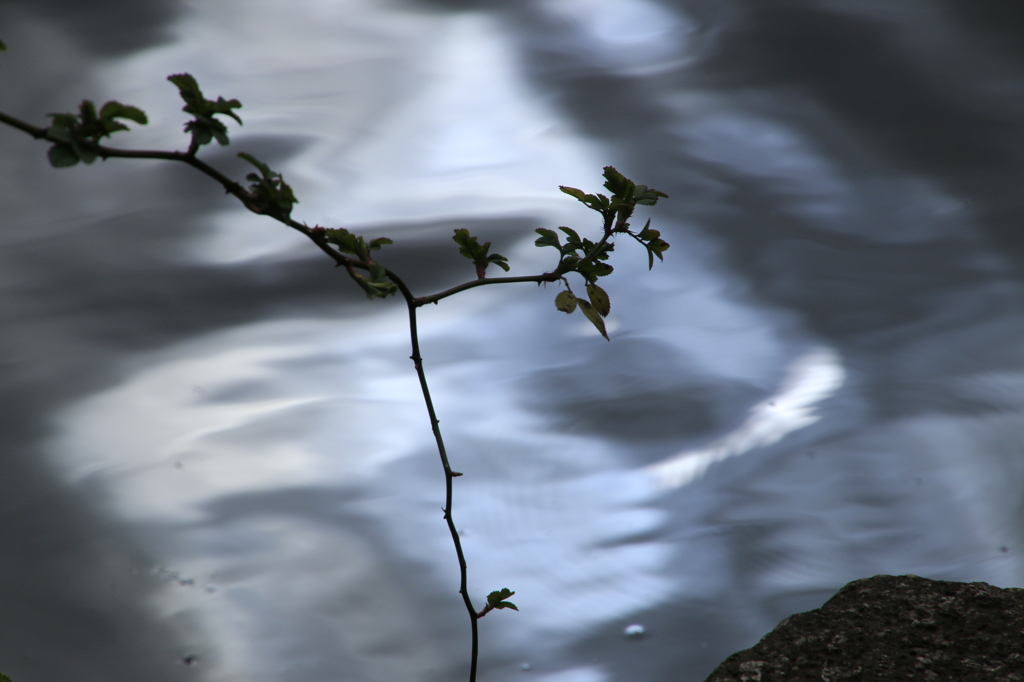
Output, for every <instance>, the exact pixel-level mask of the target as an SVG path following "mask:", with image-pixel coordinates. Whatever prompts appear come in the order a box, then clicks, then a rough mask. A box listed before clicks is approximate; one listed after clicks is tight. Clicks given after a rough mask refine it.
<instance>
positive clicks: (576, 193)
mask: <svg viewBox="0 0 1024 682" xmlns="http://www.w3.org/2000/svg"><path fill="white" fill-rule="evenodd" d="M558 189H560V190H562V191H563V192H565V193H566V194H568V195H569V196H571V197H576V198H577V199H579V200H580V201H583V200H585V199H586V197H587V194H586V192H584V191H583V190H581V189H576V188H575V187H566V186H565V185H559V186H558Z"/></svg>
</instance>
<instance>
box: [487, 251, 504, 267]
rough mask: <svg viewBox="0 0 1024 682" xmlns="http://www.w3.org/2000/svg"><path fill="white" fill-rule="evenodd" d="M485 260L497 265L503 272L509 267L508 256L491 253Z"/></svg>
mask: <svg viewBox="0 0 1024 682" xmlns="http://www.w3.org/2000/svg"><path fill="white" fill-rule="evenodd" d="M487 262H488V263H494V264H495V265H497V266H498V267H499V268H501V269H502V270H504V271H505V272H508V270H509V268H508V258H505V257H504V256H502V255H501V254H498V253H492V254H491V255H489V256H488V257H487Z"/></svg>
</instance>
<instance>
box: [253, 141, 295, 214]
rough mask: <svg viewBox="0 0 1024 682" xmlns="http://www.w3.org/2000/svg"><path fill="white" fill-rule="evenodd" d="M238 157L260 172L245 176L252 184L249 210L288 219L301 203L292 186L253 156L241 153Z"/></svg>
mask: <svg viewBox="0 0 1024 682" xmlns="http://www.w3.org/2000/svg"><path fill="white" fill-rule="evenodd" d="M238 157H239V158H240V159H243V160H245V161H248V162H249V163H251V164H252V165H253V166H256V169H257V170H258V171H259V175H257V174H256V173H249V174H248V175H246V176H245V179H246V180H248V181H249V182H250V183H251V184H250V185H249V199H248V204H249V208H250V209H251V210H252V211H253V212H254V213H261V214H266V215H270V216H275V217H282V218H287V217H288V216H289V215H291V212H292V207H293V206H294V205H295V204H297V203H299V200H298V199H296V198H295V193H294V192H293V191H292V188H291V186H290V185H289V184H288V183H287V182H285V181H284V178H282V177H281V174H280V173H275V172H274V171H272V170H270V166H268V165H267V164H265V163H263V162H262V161H260V160H259V159H257V158H256V157H254V156H253V155H252V154H246V153H245V152H239V153H238Z"/></svg>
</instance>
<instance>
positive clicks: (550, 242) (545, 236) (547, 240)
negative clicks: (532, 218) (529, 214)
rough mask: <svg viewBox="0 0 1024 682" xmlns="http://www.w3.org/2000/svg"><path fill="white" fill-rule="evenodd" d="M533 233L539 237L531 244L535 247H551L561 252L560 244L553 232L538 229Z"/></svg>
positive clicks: (541, 228)
mask: <svg viewBox="0 0 1024 682" xmlns="http://www.w3.org/2000/svg"><path fill="white" fill-rule="evenodd" d="M535 231H536V233H537V234H539V235H540V237H538V238H537V240H536V241H534V242H533V243H534V244H536V245H537V246H553V247H555V248H556V249H558V250H559V251H561V250H562V242H561V241H560V240H559V239H558V234H557V233H556V232H555V231H554V230H549V229H547V228H544V227H538V228H537V229H536V230H535Z"/></svg>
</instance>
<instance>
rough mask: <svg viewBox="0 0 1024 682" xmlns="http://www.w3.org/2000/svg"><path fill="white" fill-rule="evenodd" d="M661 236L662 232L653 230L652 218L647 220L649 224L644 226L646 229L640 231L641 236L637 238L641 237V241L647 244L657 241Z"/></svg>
mask: <svg viewBox="0 0 1024 682" xmlns="http://www.w3.org/2000/svg"><path fill="white" fill-rule="evenodd" d="M660 236H661V232H658V231H657V230H653V229H651V219H650V218H648V219H647V224H646V225H644V229H642V230H640V234H638V235H637V237H640V239H642V240H643V241H645V242H647V241H650V240H652V239H657V238H658V237H660Z"/></svg>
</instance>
